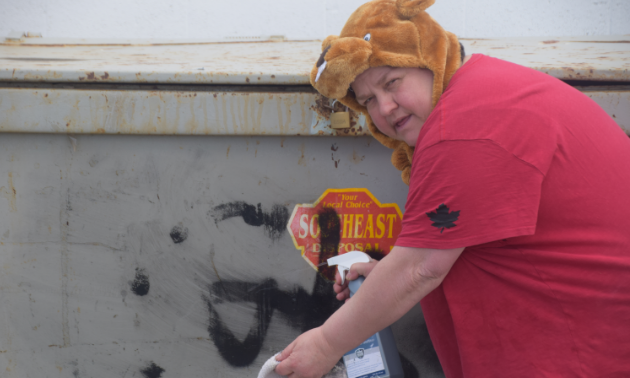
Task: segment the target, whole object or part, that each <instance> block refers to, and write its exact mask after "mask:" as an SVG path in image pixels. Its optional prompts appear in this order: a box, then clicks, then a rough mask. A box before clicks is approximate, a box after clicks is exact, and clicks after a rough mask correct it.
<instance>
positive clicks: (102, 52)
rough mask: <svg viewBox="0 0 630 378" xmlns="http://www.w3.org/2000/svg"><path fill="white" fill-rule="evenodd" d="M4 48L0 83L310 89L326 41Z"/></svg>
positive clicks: (0, 49) (42, 41) (0, 54)
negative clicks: (262, 85)
mask: <svg viewBox="0 0 630 378" xmlns="http://www.w3.org/2000/svg"><path fill="white" fill-rule="evenodd" d="M35 40H36V41H37V42H38V43H40V45H32V44H15V43H4V44H0V81H20V82H96V83H160V84H173V83H178V84H244V85H258V84H272V85H305V84H306V85H308V84H309V81H308V73H309V72H310V69H311V66H312V65H313V63H314V62H315V61H316V60H317V58H318V57H319V54H320V44H321V42H313V41H307V42H239V43H181V44H177V43H174V44H160V43H157V44H149V45H146V44H140V45H136V44H103V45H99V44H95V45H94V44H89V43H90V42H88V44H72V43H73V42H76V41H69V42H70V44H68V43H64V42H62V41H58V40H55V41H54V42H55V43H54V44H46V43H45V42H46V39H45V38H43V39H39V38H37V39H35Z"/></svg>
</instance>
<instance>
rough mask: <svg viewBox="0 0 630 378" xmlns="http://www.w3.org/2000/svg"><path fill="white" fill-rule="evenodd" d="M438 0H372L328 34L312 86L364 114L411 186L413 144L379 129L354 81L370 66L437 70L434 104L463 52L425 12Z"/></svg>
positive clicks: (457, 66)
mask: <svg viewBox="0 0 630 378" xmlns="http://www.w3.org/2000/svg"><path fill="white" fill-rule="evenodd" d="M434 2H435V0H374V1H371V2H369V3H366V4H363V5H362V6H361V7H359V9H357V10H356V11H355V12H354V13H353V14H352V15H351V16H350V18H349V19H348V21H347V22H346V25H345V26H344V28H343V30H342V31H341V34H340V35H339V36H335V35H331V36H328V37H327V38H326V39H325V40H324V42H323V43H322V50H323V52H322V55H321V56H320V58H319V60H318V61H317V64H316V65H315V67H313V70H312V71H311V77H310V79H311V84H312V85H313V87H315V89H317V90H318V91H319V92H320V93H321V94H322V95H324V96H326V97H328V98H335V99H338V100H339V101H340V102H341V103H343V104H344V105H346V106H348V107H350V108H351V109H352V110H354V111H357V112H362V113H364V114H365V116H366V119H367V124H368V128H369V129H370V131H371V132H372V135H374V137H375V138H376V139H377V140H378V141H379V142H381V143H382V144H383V145H385V146H387V147H389V148H392V149H394V153H393V154H392V164H393V165H394V166H395V167H396V168H398V169H399V170H401V171H402V179H403V181H404V182H405V183H406V184H407V185H409V174H410V169H411V160H412V155H413V148H412V147H410V146H408V145H407V144H406V143H405V142H402V141H397V140H394V139H392V138H390V137H388V136H386V135H385V134H383V133H381V132H380V131H379V130H378V129H377V128H376V126H375V125H374V122H373V121H372V119H371V118H370V116H369V114H368V112H367V109H366V108H365V107H363V106H361V105H359V103H358V102H357V101H356V99H355V96H354V93H353V92H352V91H351V90H349V88H350V84H352V82H353V81H354V79H355V78H356V77H357V76H358V75H360V74H361V73H362V72H363V71H365V70H367V69H368V68H370V67H379V66H391V67H419V68H427V69H429V70H431V71H432V72H433V94H432V104H433V107H434V106H435V104H436V103H437V101H438V99H439V98H440V96H441V95H442V92H443V91H444V88H446V85H447V84H448V82H449V80H450V79H451V77H452V76H453V74H454V73H455V71H456V70H457V69H458V68H459V67H460V66H461V58H462V54H461V52H460V44H459V42H458V40H457V37H456V36H455V35H454V34H453V33H450V32H447V31H445V30H444V29H442V27H441V26H440V25H439V24H438V23H437V22H436V21H435V20H434V19H433V18H431V16H429V14H428V13H426V12H425V11H424V10H425V9H426V8H428V7H429V6H431V5H432V4H433V3H434Z"/></svg>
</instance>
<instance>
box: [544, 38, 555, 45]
mask: <svg viewBox="0 0 630 378" xmlns="http://www.w3.org/2000/svg"><path fill="white" fill-rule="evenodd" d="M558 42H559V41H556V40H555V39H552V40H549V41H542V43H544V44H545V45H549V44H552V43H558Z"/></svg>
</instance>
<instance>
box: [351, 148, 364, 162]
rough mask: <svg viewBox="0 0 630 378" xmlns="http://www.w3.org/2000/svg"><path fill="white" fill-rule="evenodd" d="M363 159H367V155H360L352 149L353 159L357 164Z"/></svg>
mask: <svg viewBox="0 0 630 378" xmlns="http://www.w3.org/2000/svg"><path fill="white" fill-rule="evenodd" d="M363 159H365V155H359V154H357V152H356V151H355V150H353V151H352V161H353V162H354V163H355V164H359V163H360V162H362V161H363Z"/></svg>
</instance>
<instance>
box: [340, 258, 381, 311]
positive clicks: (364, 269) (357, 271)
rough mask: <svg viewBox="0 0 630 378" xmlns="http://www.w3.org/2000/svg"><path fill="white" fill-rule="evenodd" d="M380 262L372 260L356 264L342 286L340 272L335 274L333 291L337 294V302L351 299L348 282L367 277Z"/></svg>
mask: <svg viewBox="0 0 630 378" xmlns="http://www.w3.org/2000/svg"><path fill="white" fill-rule="evenodd" d="M377 263H378V261H376V260H374V259H370V262H368V263H354V264H352V267H351V268H350V270H349V271H348V273H347V274H346V281H345V282H344V284H343V285H342V284H341V275H340V274H339V271H337V273H335V284H334V285H333V290H334V291H335V293H337V300H340V301H347V300H348V299H350V289H348V281H352V280H356V279H357V278H359V276H363V277H366V278H367V276H368V275H369V274H370V272H371V271H372V269H374V267H375V266H376V264H377Z"/></svg>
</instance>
